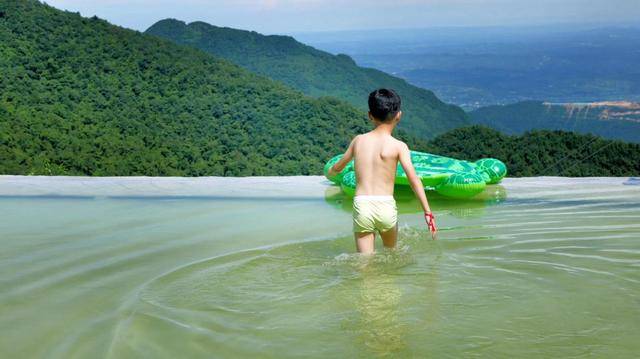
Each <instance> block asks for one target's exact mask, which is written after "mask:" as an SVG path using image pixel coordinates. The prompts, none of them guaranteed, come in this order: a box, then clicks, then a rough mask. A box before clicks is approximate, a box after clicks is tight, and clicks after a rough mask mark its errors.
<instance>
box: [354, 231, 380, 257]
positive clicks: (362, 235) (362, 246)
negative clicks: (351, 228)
mask: <svg viewBox="0 0 640 359" xmlns="http://www.w3.org/2000/svg"><path fill="white" fill-rule="evenodd" d="M353 236H354V237H355V239H356V248H357V249H358V252H360V253H362V254H373V252H374V250H375V246H374V241H375V239H376V234H375V233H373V232H353Z"/></svg>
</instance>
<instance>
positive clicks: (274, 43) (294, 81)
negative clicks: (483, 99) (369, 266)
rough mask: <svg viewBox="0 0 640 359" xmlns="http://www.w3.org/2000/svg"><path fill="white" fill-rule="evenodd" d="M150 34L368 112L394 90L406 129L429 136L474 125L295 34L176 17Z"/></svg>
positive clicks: (426, 95) (424, 93)
mask: <svg viewBox="0 0 640 359" xmlns="http://www.w3.org/2000/svg"><path fill="white" fill-rule="evenodd" d="M146 33H148V34H153V35H157V36H160V37H163V38H167V39H169V40H172V41H174V42H176V43H180V44H185V45H190V46H193V47H197V48H199V49H201V50H203V51H206V52H208V53H211V54H214V55H217V56H220V57H223V58H225V59H227V60H230V61H232V62H234V63H236V64H239V65H240V66H242V67H244V68H246V69H248V70H250V71H252V72H255V73H258V74H261V75H265V76H268V77H270V78H273V79H276V80H279V81H282V82H283V83H284V84H286V85H289V86H291V87H293V88H295V89H298V90H300V91H302V92H304V93H305V94H307V95H310V96H313V97H320V96H331V97H335V98H339V99H343V100H346V101H348V102H350V103H351V104H353V105H354V106H356V107H357V108H359V109H366V108H367V95H368V94H369V93H370V92H371V91H372V90H373V89H375V88H378V87H390V88H393V89H395V90H396V91H398V93H399V94H400V96H401V97H402V100H403V112H404V117H403V121H402V123H401V125H400V127H401V128H405V129H407V130H409V131H410V132H411V133H413V134H416V135H418V136H420V137H423V138H432V137H433V136H435V135H437V134H439V133H443V132H445V131H447V130H450V129H452V128H456V127H460V126H464V125H467V124H468V120H467V115H466V114H465V113H464V111H463V110H462V109H461V108H459V107H457V106H455V105H448V104H446V103H444V102H442V101H440V100H439V99H438V98H437V97H436V96H435V95H434V94H433V92H431V91H428V90H425V89H422V88H419V87H416V86H413V85H410V84H408V83H407V82H405V81H404V80H402V79H400V78H397V77H394V76H391V75H389V74H386V73H384V72H382V71H379V70H375V69H370V68H362V67H359V66H357V65H356V63H355V62H354V61H353V60H352V59H351V58H350V57H349V56H347V55H337V56H336V55H332V54H330V53H327V52H324V51H320V50H317V49H315V48H313V47H310V46H307V45H304V44H302V43H300V42H298V41H296V40H295V39H294V38H292V37H290V36H277V35H272V36H265V35H261V34H259V33H257V32H254V31H244V30H237V29H231V28H226V27H217V26H212V25H209V24H207V23H204V22H193V23H190V24H188V25H187V24H186V23H184V22H182V21H178V20H174V19H167V20H162V21H159V22H157V23H156V24H154V25H153V26H151V27H150V28H149V29H148V30H147V31H146Z"/></svg>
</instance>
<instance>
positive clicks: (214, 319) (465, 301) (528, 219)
mask: <svg viewBox="0 0 640 359" xmlns="http://www.w3.org/2000/svg"><path fill="white" fill-rule="evenodd" d="M624 180H625V179H618V178H612V179H558V178H533V179H507V180H505V181H504V183H503V184H502V185H501V186H489V188H488V189H487V191H486V192H485V193H483V194H482V195H481V196H480V197H479V198H477V199H475V200H472V201H452V200H447V199H444V198H438V197H435V195H433V196H432V197H431V202H432V206H433V208H434V210H435V211H436V214H437V216H438V219H439V225H440V228H441V233H440V236H439V240H438V241H431V240H428V239H427V233H426V232H425V228H424V225H423V223H422V218H421V215H420V213H418V204H417V203H416V202H415V200H412V199H411V196H410V195H409V194H407V193H400V194H399V196H398V197H399V198H398V201H399V208H400V212H401V216H400V226H401V231H400V237H401V241H400V244H399V248H398V249H397V250H396V251H394V252H385V251H383V250H382V249H380V252H379V253H378V254H377V255H376V256H375V257H373V258H371V259H366V258H362V257H359V256H357V255H354V254H353V251H354V244H353V239H352V238H351V234H350V233H349V232H350V229H351V221H350V212H349V211H350V202H349V200H348V199H346V198H343V196H342V195H341V194H340V193H339V191H337V190H336V188H333V187H330V186H329V185H328V184H327V183H326V182H325V181H323V180H322V179H320V178H316V177H310V178H303V177H296V178H287V179H271V180H268V179H265V180H261V181H256V182H255V183H249V182H247V183H246V188H247V190H246V193H245V194H246V195H244V196H238V195H236V194H234V192H233V187H232V186H233V182H230V181H227V182H223V183H217V184H216V186H212V187H215V189H211V190H210V191H209V192H207V190H204V192H198V193H200V195H194V192H193V191H191V192H189V191H186V192H188V193H187V194H185V195H180V190H179V189H177V190H176V186H175V183H174V184H173V185H170V184H171V183H170V181H171V180H167V182H161V183H160V184H158V183H150V182H144V181H142V182H140V183H137V184H136V185H135V186H133V185H132V186H133V187H127V186H129V185H130V184H127V185H124V184H119V185H114V184H113V183H110V182H108V181H106V182H99V181H97V182H87V183H89V185H88V186H86V183H84V182H82V184H81V185H80V184H78V185H74V186H76V187H73V186H72V187H73V188H75V189H73V188H72V189H71V190H69V188H66V189H65V188H64V186H65V185H66V183H67V182H65V181H64V180H63V181H62V182H57V183H53V184H51V183H46V184H40V185H38V186H36V185H33V184H29V185H25V186H22V187H21V186H20V181H21V180H20V179H18V180H16V181H14V182H12V183H8V182H7V181H5V182H6V183H4V184H3V182H2V180H0V218H2V219H1V220H0V313H1V316H0V333H2V335H0V357H3V358H39V357H53V358H73V357H81V358H96V357H107V358H138V357H142V358H178V357H202V358H205V357H206V358H211V357H224V358H228V357H272V358H282V357H300V356H309V357H325V358H326V357H372V356H373V357H384V356H389V357H434V358H442V357H452V358H459V357H490V358H511V357H518V358H523V357H525V358H526V357H563V358H564V357H578V358H579V357H608V358H623V357H629V358H631V357H637V353H638V352H639V351H640V341H639V340H638V338H640V186H625V185H623V184H622V182H624ZM87 181H88V180H87ZM112 181H113V180H112ZM283 181H284V182H283ZM7 183H8V184H7ZM114 183H116V184H117V181H116V182H114ZM180 183H182V182H180ZM56 186H57V187H59V188H61V189H59V190H58V189H57V187H56ZM145 186H147V187H148V188H147V187H145ZM163 186H164V187H163ZM180 186H182V184H180ZM180 186H178V187H180ZM184 186H185V187H188V188H191V187H189V184H188V183H187V184H184ZM283 186H292V187H291V188H295V190H291V191H288V190H286V188H285V190H275V188H283ZM202 187H208V186H207V185H203V186H202ZM43 188H45V189H46V190H43ZM79 188H83V189H82V190H80V189H79ZM105 188H107V189H105ZM122 188H125V190H122ZM149 188H150V189H149ZM167 188H169V189H167ZM43 191H44V192H43ZM74 191H75V192H74ZM123 191H124V192H123ZM198 191H200V190H198ZM211 191H213V192H211ZM45 192H46V193H48V194H49V195H48V196H44V197H43V196H34V194H39V195H41V194H44V193H45ZM196 192H197V191H196ZM78 193H80V194H78ZM91 193H95V196H93V195H91ZM114 193H115V194H114ZM163 193H164V195H162V194H163ZM203 193H204V194H203ZM136 194H143V195H144V196H145V197H138V196H136ZM254 194H255V195H254ZM60 195H63V196H60ZM379 245H380V243H378V246H379Z"/></svg>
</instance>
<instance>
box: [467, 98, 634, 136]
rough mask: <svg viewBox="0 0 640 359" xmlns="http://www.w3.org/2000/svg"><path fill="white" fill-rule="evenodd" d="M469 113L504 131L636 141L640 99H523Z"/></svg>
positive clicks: (480, 120)
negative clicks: (559, 132) (565, 133)
mask: <svg viewBox="0 0 640 359" xmlns="http://www.w3.org/2000/svg"><path fill="white" fill-rule="evenodd" d="M469 114H470V116H471V119H472V121H473V122H474V123H477V124H482V125H486V126H489V127H493V128H495V129H498V130H500V131H502V132H504V133H507V134H521V133H523V132H525V131H529V130H534V129H548V130H565V131H575V132H579V133H593V134H596V135H599V136H602V137H605V138H611V139H619V140H625V141H630V142H639V143H640V103H634V102H590V103H562V104H556V103H548V102H540V101H525V102H518V103H514V104H511V105H504V106H487V107H481V108H479V109H477V110H475V111H471V112H470V113H469Z"/></svg>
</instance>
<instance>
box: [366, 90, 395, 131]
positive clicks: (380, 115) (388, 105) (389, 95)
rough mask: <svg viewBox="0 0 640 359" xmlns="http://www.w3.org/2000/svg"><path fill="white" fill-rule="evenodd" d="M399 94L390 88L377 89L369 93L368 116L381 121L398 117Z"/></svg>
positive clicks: (385, 121)
mask: <svg viewBox="0 0 640 359" xmlns="http://www.w3.org/2000/svg"><path fill="white" fill-rule="evenodd" d="M400 103H401V101H400V96H398V94H397V93H396V92H395V91H393V90H392V89H384V88H383V89H377V90H375V91H373V92H372V93H370V94H369V116H370V117H372V119H373V120H376V121H378V122H382V123H392V122H394V121H395V120H396V119H400V115H401V113H402V112H401V111H400Z"/></svg>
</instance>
